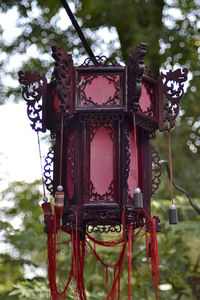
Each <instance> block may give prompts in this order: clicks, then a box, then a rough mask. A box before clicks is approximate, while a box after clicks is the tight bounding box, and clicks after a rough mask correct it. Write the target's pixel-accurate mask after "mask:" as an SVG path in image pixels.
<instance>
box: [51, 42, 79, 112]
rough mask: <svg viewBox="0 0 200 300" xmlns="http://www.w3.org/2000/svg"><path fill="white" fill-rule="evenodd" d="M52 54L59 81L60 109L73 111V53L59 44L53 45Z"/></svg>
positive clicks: (55, 75) (56, 76) (55, 74)
mask: <svg viewBox="0 0 200 300" xmlns="http://www.w3.org/2000/svg"><path fill="white" fill-rule="evenodd" d="M52 56H53V58H54V59H55V68H54V74H53V76H54V77H55V78H56V82H57V94H58V98H59V101H60V109H61V110H62V111H63V112H66V113H71V112H72V110H73V91H74V87H73V78H74V70H73V60H72V56H71V54H68V53H67V52H66V51H65V50H64V49H62V48H61V47H59V46H54V47H52Z"/></svg>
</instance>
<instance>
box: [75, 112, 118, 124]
mask: <svg viewBox="0 0 200 300" xmlns="http://www.w3.org/2000/svg"><path fill="white" fill-rule="evenodd" d="M79 120H80V122H86V123H90V122H92V121H95V122H102V123H105V122H107V123H108V122H111V121H121V122H123V120H124V115H123V114H122V113H105V112H104V113H80V114H79Z"/></svg>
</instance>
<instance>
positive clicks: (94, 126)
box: [90, 122, 114, 142]
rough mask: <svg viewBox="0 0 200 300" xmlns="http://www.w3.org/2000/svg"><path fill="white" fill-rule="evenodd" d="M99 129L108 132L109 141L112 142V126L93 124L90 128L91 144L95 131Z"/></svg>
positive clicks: (105, 123) (106, 123) (104, 123)
mask: <svg viewBox="0 0 200 300" xmlns="http://www.w3.org/2000/svg"><path fill="white" fill-rule="evenodd" d="M101 127H103V128H105V129H106V130H108V134H109V136H110V138H111V140H112V141H114V132H113V126H112V124H111V123H110V122H93V123H92V124H91V127H90V141H91V142H92V140H93V138H94V136H95V134H96V131H97V130H98V129H99V128H101Z"/></svg>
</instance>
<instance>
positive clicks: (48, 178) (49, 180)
mask: <svg viewBox="0 0 200 300" xmlns="http://www.w3.org/2000/svg"><path fill="white" fill-rule="evenodd" d="M53 159H54V149H53V148H52V147H51V148H50V149H49V152H48V153H47V156H46V158H45V165H44V178H45V180H44V183H45V185H46V188H47V190H48V191H49V192H50V194H51V195H53Z"/></svg>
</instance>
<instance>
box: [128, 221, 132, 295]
mask: <svg viewBox="0 0 200 300" xmlns="http://www.w3.org/2000/svg"><path fill="white" fill-rule="evenodd" d="M131 263H132V223H131V222H130V223H129V228H128V299H129V300H131Z"/></svg>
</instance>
